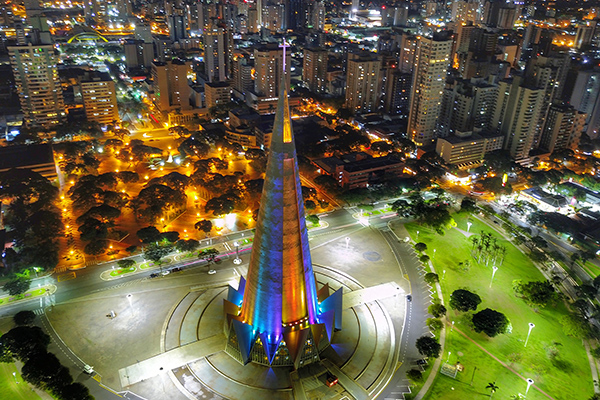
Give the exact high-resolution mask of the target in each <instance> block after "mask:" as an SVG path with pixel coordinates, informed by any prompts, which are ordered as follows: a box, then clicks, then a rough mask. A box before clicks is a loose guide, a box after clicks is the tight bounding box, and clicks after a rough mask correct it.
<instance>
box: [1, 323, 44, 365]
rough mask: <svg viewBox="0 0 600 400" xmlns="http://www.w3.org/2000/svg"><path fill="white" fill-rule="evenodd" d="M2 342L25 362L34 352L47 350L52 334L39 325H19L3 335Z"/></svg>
mask: <svg viewBox="0 0 600 400" xmlns="http://www.w3.org/2000/svg"><path fill="white" fill-rule="evenodd" d="M0 343H2V345H3V346H6V348H7V349H8V350H9V351H10V352H11V353H12V354H13V355H14V356H15V357H16V358H18V359H19V360H21V361H23V362H25V361H27V360H28V359H29V357H31V355H32V354H36V353H39V352H45V351H46V349H47V348H48V344H50V336H48V335H46V334H45V333H44V331H42V328H40V327H39V326H17V327H16V328H13V329H11V330H10V331H8V332H7V333H5V334H4V335H2V337H1V338H0Z"/></svg>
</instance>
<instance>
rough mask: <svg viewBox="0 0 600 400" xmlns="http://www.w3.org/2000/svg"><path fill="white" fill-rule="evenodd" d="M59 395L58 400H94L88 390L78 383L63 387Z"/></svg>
mask: <svg viewBox="0 0 600 400" xmlns="http://www.w3.org/2000/svg"><path fill="white" fill-rule="evenodd" d="M59 393H60V394H59V396H60V400H94V397H93V396H92V395H91V394H90V390H89V389H88V388H87V387H86V386H85V385H83V384H81V383H79V382H73V383H71V384H70V385H65V386H63V387H62V388H61V389H60V391H59Z"/></svg>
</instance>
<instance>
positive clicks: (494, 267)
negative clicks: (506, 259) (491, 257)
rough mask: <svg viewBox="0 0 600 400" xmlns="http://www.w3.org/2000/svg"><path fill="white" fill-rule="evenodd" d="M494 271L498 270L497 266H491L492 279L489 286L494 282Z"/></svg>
mask: <svg viewBox="0 0 600 400" xmlns="http://www.w3.org/2000/svg"><path fill="white" fill-rule="evenodd" d="M496 271H498V267H496V266H493V267H492V280H491V281H490V287H492V283H493V282H494V275H496Z"/></svg>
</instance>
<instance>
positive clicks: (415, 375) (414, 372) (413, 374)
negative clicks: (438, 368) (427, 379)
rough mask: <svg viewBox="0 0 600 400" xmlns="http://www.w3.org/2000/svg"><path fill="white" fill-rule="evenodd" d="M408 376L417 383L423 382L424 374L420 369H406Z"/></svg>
mask: <svg viewBox="0 0 600 400" xmlns="http://www.w3.org/2000/svg"><path fill="white" fill-rule="evenodd" d="M406 377H407V378H408V379H410V380H411V381H412V382H413V383H415V384H417V383H420V382H423V374H422V373H421V371H419V370H418V369H414V368H413V369H410V370H408V371H406Z"/></svg>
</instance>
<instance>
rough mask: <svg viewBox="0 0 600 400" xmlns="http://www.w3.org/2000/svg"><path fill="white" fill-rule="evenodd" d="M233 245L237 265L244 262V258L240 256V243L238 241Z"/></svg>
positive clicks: (234, 261)
mask: <svg viewBox="0 0 600 400" xmlns="http://www.w3.org/2000/svg"><path fill="white" fill-rule="evenodd" d="M233 245H234V246H235V259H234V260H233V263H234V264H235V265H240V264H241V263H242V259H241V258H240V255H239V254H240V244H239V243H238V242H233Z"/></svg>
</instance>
